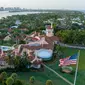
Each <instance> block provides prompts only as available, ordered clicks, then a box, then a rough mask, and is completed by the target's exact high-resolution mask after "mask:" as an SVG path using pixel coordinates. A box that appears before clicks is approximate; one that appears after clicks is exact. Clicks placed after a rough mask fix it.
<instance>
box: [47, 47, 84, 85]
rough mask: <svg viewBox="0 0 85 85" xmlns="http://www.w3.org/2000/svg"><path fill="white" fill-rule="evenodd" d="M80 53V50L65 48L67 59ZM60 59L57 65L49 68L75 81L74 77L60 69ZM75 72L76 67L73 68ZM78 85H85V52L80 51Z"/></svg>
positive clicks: (54, 64)
mask: <svg viewBox="0 0 85 85" xmlns="http://www.w3.org/2000/svg"><path fill="white" fill-rule="evenodd" d="M77 52H78V49H72V48H64V55H65V56H66V57H68V56H71V55H73V54H75V53H77ZM47 65H48V64H47ZM58 65H59V59H58V61H56V62H55V63H52V64H49V65H48V66H49V67H51V68H53V69H54V70H55V71H56V72H58V73H59V74H61V75H62V76H64V77H65V78H66V79H68V80H69V81H71V82H73V81H74V75H71V74H66V73H61V72H60V70H59V69H60V68H59V66H58ZM72 67H73V68H74V70H75V68H76V65H74V66H72ZM76 85H85V50H80V59H79V69H78V76H77V84H76Z"/></svg>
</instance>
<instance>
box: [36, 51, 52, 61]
mask: <svg viewBox="0 0 85 85" xmlns="http://www.w3.org/2000/svg"><path fill="white" fill-rule="evenodd" d="M35 55H36V56H38V57H40V58H42V59H43V60H50V59H51V58H52V50H47V49H40V50H37V51H35Z"/></svg>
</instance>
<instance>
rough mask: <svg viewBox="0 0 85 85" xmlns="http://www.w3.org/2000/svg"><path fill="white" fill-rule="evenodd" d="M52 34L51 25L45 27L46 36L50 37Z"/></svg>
mask: <svg viewBox="0 0 85 85" xmlns="http://www.w3.org/2000/svg"><path fill="white" fill-rule="evenodd" d="M53 35H54V34H53V23H51V24H47V25H46V36H48V37H52V36H53Z"/></svg>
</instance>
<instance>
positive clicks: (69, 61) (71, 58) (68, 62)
mask: <svg viewBox="0 0 85 85" xmlns="http://www.w3.org/2000/svg"><path fill="white" fill-rule="evenodd" d="M77 57H78V53H77V54H74V55H72V56H69V57H66V58H64V59H60V60H59V62H60V64H59V66H67V65H71V64H76V63H77Z"/></svg>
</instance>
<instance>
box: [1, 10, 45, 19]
mask: <svg viewBox="0 0 85 85" xmlns="http://www.w3.org/2000/svg"><path fill="white" fill-rule="evenodd" d="M36 13H46V12H8V11H0V19H1V18H2V17H7V16H12V15H27V14H36Z"/></svg>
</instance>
